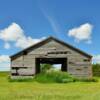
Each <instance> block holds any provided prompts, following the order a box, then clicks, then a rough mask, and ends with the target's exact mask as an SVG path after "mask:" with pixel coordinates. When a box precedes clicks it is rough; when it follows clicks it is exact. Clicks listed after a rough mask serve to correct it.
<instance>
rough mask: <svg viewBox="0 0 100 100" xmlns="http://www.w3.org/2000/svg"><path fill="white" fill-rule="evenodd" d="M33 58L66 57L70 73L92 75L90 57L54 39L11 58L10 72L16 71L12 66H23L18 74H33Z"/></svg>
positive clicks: (84, 75)
mask: <svg viewBox="0 0 100 100" xmlns="http://www.w3.org/2000/svg"><path fill="white" fill-rule="evenodd" d="M62 51H63V52H66V51H67V53H62ZM57 52H58V53H57ZM59 52H61V53H59ZM35 58H67V60H68V61H67V67H68V69H67V71H68V72H69V73H70V74H72V75H74V76H76V77H87V78H90V77H92V65H91V59H90V58H88V57H86V56H84V55H83V54H81V53H78V52H77V51H75V50H73V49H71V48H69V47H66V46H65V45H62V44H60V43H58V42H56V41H54V40H51V41H50V42H48V43H46V44H44V45H42V46H40V47H38V48H36V49H34V48H32V49H30V50H28V51H27V54H25V55H23V54H21V55H20V56H19V57H16V58H15V59H12V62H11V72H12V73H13V72H15V71H16V70H15V69H12V67H23V68H19V70H18V73H19V75H26V76H29V75H34V74H35Z"/></svg>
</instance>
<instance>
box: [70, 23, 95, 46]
mask: <svg viewBox="0 0 100 100" xmlns="http://www.w3.org/2000/svg"><path fill="white" fill-rule="evenodd" d="M92 29H93V26H92V25H91V24H89V23H85V24H83V25H80V26H79V27H76V28H73V29H71V30H69V31H68V36H69V37H74V38H75V41H77V42H80V41H85V42H86V43H89V44H90V43H91V42H92V41H91V34H92Z"/></svg>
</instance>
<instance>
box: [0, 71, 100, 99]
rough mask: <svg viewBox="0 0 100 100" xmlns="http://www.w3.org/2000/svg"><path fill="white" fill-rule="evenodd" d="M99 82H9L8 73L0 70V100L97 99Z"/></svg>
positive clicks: (98, 97)
mask: <svg viewBox="0 0 100 100" xmlns="http://www.w3.org/2000/svg"><path fill="white" fill-rule="evenodd" d="M99 99H100V81H99V82H75V83H67V84H59V83H45V84H44V83H37V82H34V81H33V82H9V81H8V73H6V72H5V73H1V72H0V100H99Z"/></svg>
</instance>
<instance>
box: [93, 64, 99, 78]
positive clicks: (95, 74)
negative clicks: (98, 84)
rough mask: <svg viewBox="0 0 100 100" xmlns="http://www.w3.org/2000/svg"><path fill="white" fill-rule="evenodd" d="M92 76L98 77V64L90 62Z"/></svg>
mask: <svg viewBox="0 0 100 100" xmlns="http://www.w3.org/2000/svg"><path fill="white" fill-rule="evenodd" d="M92 70H93V76H99V77H100V64H92Z"/></svg>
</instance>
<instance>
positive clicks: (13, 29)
mask: <svg viewBox="0 0 100 100" xmlns="http://www.w3.org/2000/svg"><path fill="white" fill-rule="evenodd" d="M0 39H2V40H3V41H4V42H5V45H4V48H5V49H9V48H10V43H9V42H13V43H14V46H16V47H19V48H22V49H23V48H26V47H28V46H30V45H32V44H34V43H37V42H39V41H40V40H43V39H44V38H40V39H33V38H32V37H30V36H25V33H24V31H23V29H22V28H21V27H20V26H19V25H18V24H16V23H12V24H11V25H9V26H8V27H7V28H5V29H3V30H0Z"/></svg>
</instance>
